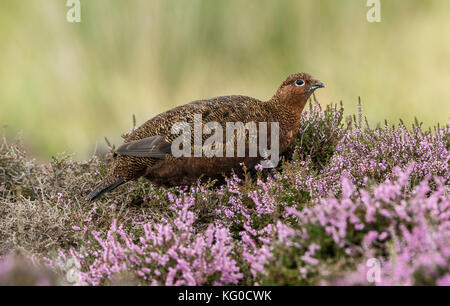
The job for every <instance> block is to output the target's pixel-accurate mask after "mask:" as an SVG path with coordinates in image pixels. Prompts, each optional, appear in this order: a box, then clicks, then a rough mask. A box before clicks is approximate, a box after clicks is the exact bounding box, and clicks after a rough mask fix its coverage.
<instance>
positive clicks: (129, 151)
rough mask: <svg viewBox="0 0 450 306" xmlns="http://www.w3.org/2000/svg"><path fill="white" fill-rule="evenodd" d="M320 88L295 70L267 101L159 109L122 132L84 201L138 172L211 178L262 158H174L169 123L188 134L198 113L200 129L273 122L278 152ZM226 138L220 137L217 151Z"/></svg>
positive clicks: (168, 178) (166, 178) (232, 99)
mask: <svg viewBox="0 0 450 306" xmlns="http://www.w3.org/2000/svg"><path fill="white" fill-rule="evenodd" d="M322 87H324V84H323V83H322V82H320V81H318V80H315V79H313V78H312V77H311V76H310V75H309V74H307V73H296V74H293V75H290V76H289V77H288V78H287V79H286V80H285V81H284V82H283V83H282V84H281V86H280V87H279V88H278V90H277V91H276V93H275V95H274V96H273V97H272V98H271V99H270V100H268V101H260V100H258V99H255V98H251V97H246V96H238V95H233V96H222V97H216V98H211V99H206V100H199V101H194V102H191V103H189V104H185V105H182V106H178V107H175V108H173V109H171V110H169V111H166V112H164V113H161V114H159V115H157V116H156V117H154V118H152V119H150V120H148V121H147V122H146V123H144V124H143V125H142V126H140V127H139V128H137V129H135V130H134V131H132V132H130V133H129V134H127V135H124V136H123V137H124V139H125V141H124V144H123V145H122V146H120V147H119V148H117V150H116V151H115V153H114V160H113V162H112V165H111V168H110V171H109V172H108V174H107V175H106V177H105V178H104V179H103V181H102V182H100V184H99V185H98V186H96V187H95V188H94V190H93V191H92V192H91V193H90V194H89V195H88V197H87V200H88V201H94V200H95V199H97V198H98V197H99V196H101V195H102V194H104V193H105V192H109V191H111V190H113V189H115V188H117V187H118V186H120V185H122V184H123V183H125V182H128V181H131V180H136V179H138V178H139V177H145V178H147V179H148V180H150V181H151V182H152V183H154V184H156V185H164V186H177V185H190V184H194V183H196V182H197V181H198V179H199V178H200V177H203V178H213V179H214V178H218V177H220V176H223V175H228V174H230V173H231V172H232V171H233V170H234V171H238V170H239V169H242V164H245V166H246V167H247V168H249V169H251V168H253V167H254V166H255V165H257V164H258V163H259V162H260V161H261V160H262V159H263V157H262V156H261V154H260V153H259V152H258V153H257V156H256V157H250V156H247V155H245V156H244V157H239V156H242V155H237V154H235V155H233V156H231V157H226V155H223V157H220V155H219V156H212V157H207V156H205V155H201V156H200V157H195V156H192V155H191V157H189V156H187V157H186V156H181V157H174V156H173V154H172V143H173V142H174V141H175V139H177V137H178V136H179V135H176V134H173V133H172V127H173V125H174V124H176V123H178V122H187V123H189V126H190V129H191V134H190V135H192V138H193V137H194V135H195V131H194V126H195V122H194V120H195V115H197V116H198V115H201V123H200V124H201V126H202V131H203V127H204V126H205V124H207V123H208V122H217V123H219V124H220V125H221V126H222V127H223V130H225V129H226V128H225V126H226V124H227V123H230V122H232V123H233V122H236V123H237V122H241V123H243V124H244V125H245V124H246V123H250V122H254V123H256V124H258V123H261V122H265V123H267V125H268V126H269V127H270V125H271V124H272V123H274V122H277V123H278V127H279V135H278V137H279V138H278V139H279V144H278V145H279V153H280V154H282V153H283V152H285V151H286V150H287V149H288V148H289V147H290V146H291V145H292V143H293V141H294V139H295V135H296V134H297V132H298V129H299V125H300V115H301V113H302V111H303V108H304V107H305V105H306V103H307V101H308V99H309V97H310V96H311V95H312V93H313V92H314V91H315V90H316V89H318V88H322ZM197 118H198V117H197ZM268 134H270V132H268ZM201 137H202V141H205V139H206V138H208V137H209V136H208V135H206V134H203V135H201ZM236 139H237V137H236ZM226 140H227V138H226V137H223V143H222V146H223V150H225V147H226V143H225V142H226ZM248 141H249V137H248V135H246V136H245V142H246V143H245V145H246V149H247V150H248ZM192 143H194V140H192ZM268 143H270V141H268ZM192 150H194V148H192ZM235 152H236V150H235Z"/></svg>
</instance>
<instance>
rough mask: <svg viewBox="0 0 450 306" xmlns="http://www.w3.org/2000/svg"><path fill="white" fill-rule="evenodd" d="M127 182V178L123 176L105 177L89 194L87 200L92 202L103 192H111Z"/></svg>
mask: <svg viewBox="0 0 450 306" xmlns="http://www.w3.org/2000/svg"><path fill="white" fill-rule="evenodd" d="M123 183H125V180H124V179H123V178H117V179H109V178H107V179H105V180H103V181H102V182H101V183H100V184H99V185H98V186H97V187H96V188H95V189H94V190H93V191H92V192H91V193H89V195H88V196H87V198H86V200H87V201H88V202H92V201H94V200H96V199H97V198H99V197H100V196H101V195H102V194H104V193H106V192H109V191H111V190H113V189H115V188H117V187H119V186H120V185H122V184H123Z"/></svg>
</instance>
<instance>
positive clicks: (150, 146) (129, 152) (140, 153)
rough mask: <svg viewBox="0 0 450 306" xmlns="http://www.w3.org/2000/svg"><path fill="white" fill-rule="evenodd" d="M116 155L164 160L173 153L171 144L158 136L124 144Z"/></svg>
mask: <svg viewBox="0 0 450 306" xmlns="http://www.w3.org/2000/svg"><path fill="white" fill-rule="evenodd" d="M115 153H116V154H119V155H126V156H135V157H152V158H158V159H164V158H166V155H168V154H170V153H171V144H170V143H168V142H167V141H166V138H165V137H164V136H159V135H157V136H151V137H147V138H143V139H139V140H135V141H131V142H127V143H124V144H123V145H121V146H120V147H118V148H117V150H116V152H115Z"/></svg>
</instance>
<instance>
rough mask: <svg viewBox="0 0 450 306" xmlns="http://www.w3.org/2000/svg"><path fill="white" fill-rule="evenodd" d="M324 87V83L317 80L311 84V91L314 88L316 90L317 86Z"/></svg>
mask: <svg viewBox="0 0 450 306" xmlns="http://www.w3.org/2000/svg"><path fill="white" fill-rule="evenodd" d="M324 87H325V84H324V83H322V82H320V81H317V82H316V83H314V84H312V85H311V91H314V90H316V89H318V88H324Z"/></svg>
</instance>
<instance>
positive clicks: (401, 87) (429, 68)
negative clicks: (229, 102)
mask: <svg viewBox="0 0 450 306" xmlns="http://www.w3.org/2000/svg"><path fill="white" fill-rule="evenodd" d="M81 5H82V15H81V18H82V20H81V23H68V22H67V20H66V13H67V11H68V10H69V8H68V7H66V0H38V1H36V0H34V1H26V0H2V1H1V2H0V50H1V51H0V55H1V56H0V124H1V125H3V124H8V128H7V129H6V131H7V134H8V135H9V136H14V135H15V134H17V133H18V132H19V131H22V132H23V138H24V142H25V144H26V145H27V147H28V149H29V150H30V151H31V155H33V156H36V157H38V158H39V159H40V160H48V159H49V158H50V157H51V156H52V155H55V154H56V153H58V152H63V151H65V152H69V153H76V155H75V158H77V159H83V158H86V157H87V156H88V155H90V154H92V153H93V151H94V149H95V148H96V146H97V148H98V150H99V151H103V150H105V142H104V140H103V137H105V136H106V137H108V138H109V139H110V140H112V141H113V142H114V143H116V144H118V143H120V142H121V138H120V134H122V133H123V132H126V131H128V130H129V129H130V127H131V125H132V120H131V116H132V114H136V118H137V122H138V125H140V124H141V123H143V122H144V121H146V120H147V119H149V118H151V117H153V116H154V115H157V114H158V113H160V112H162V111H164V110H167V109H169V108H172V107H174V106H176V105H180V104H185V103H187V102H189V101H191V100H195V99H199V98H207V97H212V96H219V95H226V94H244V95H250V96H254V97H257V98H261V99H268V98H270V97H271V96H272V95H273V93H274V92H275V90H276V88H277V87H278V86H279V84H280V83H281V81H282V80H284V78H285V77H286V76H287V75H289V74H291V73H294V72H298V71H305V72H309V73H311V74H312V75H313V76H315V77H316V78H318V79H320V80H322V81H323V82H325V83H326V85H327V88H325V89H323V90H320V91H318V93H317V97H318V99H319V100H320V101H321V103H322V104H323V105H325V104H328V103H331V102H338V101H339V100H343V101H344V107H345V108H346V112H347V113H352V112H354V111H355V109H356V104H357V98H358V96H361V98H362V101H363V108H364V112H365V114H366V115H367V117H368V119H369V121H370V122H371V123H377V122H381V121H384V119H387V120H389V121H390V122H392V123H396V122H398V119H399V118H402V119H404V120H405V121H406V122H411V121H413V120H414V117H415V116H417V117H418V118H419V119H420V120H421V121H423V122H424V123H425V125H427V126H430V125H434V124H436V123H437V122H440V123H446V122H447V121H448V119H449V115H450V98H449V96H450V18H449V13H450V1H448V0H431V1H422V0H417V1H411V0H395V1H392V0H381V5H382V22H381V23H369V22H367V20H366V13H367V11H368V10H369V8H367V7H366V0H339V1H336V0H321V1H318V0H292V1H289V0H277V1H275V0H227V1H224V0H221V1H219V0H216V1H213V0H189V1H186V0H161V1H155V0H81Z"/></svg>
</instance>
